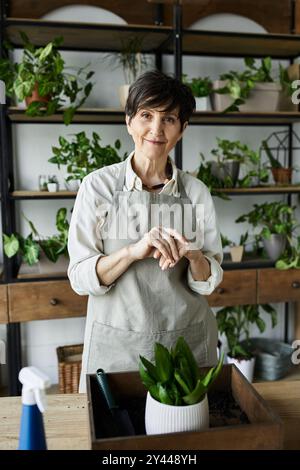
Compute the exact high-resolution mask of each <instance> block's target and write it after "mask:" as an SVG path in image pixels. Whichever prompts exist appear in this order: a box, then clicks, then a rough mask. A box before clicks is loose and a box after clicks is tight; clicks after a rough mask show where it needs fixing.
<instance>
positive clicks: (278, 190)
mask: <svg viewBox="0 0 300 470" xmlns="http://www.w3.org/2000/svg"><path fill="white" fill-rule="evenodd" d="M214 191H216V192H218V193H226V194H232V195H234V194H240V195H244V194H245V195H249V194H285V193H300V183H298V184H297V185H296V184H295V185H289V186H284V185H282V186H281V185H276V186H275V185H269V186H255V187H251V188H216V189H214Z"/></svg>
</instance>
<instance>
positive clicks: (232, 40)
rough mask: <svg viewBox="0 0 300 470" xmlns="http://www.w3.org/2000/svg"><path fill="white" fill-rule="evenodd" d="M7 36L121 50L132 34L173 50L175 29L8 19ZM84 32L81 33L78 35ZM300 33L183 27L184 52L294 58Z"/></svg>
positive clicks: (149, 48) (149, 45)
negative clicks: (55, 40) (245, 31)
mask: <svg viewBox="0 0 300 470" xmlns="http://www.w3.org/2000/svg"><path fill="white" fill-rule="evenodd" d="M5 29H6V38H7V39H9V41H10V42H11V43H12V44H13V45H14V46H15V47H22V46H23V42H22V40H21V38H20V35H19V31H20V30H22V31H24V32H25V33H26V34H27V35H28V37H29V39H30V41H31V42H32V43H33V44H34V45H37V46H44V45H45V44H47V43H48V42H49V41H51V40H53V38H54V37H56V36H63V37H64V43H63V46H62V49H66V50H68V49H71V50H79V51H80V50H89V51H108V52H109V51H120V50H121V48H122V42H123V41H126V40H127V39H129V38H130V37H132V36H137V37H141V38H143V52H154V51H156V50H157V49H160V50H161V51H163V52H165V53H169V54H171V53H173V52H174V51H173V42H172V33H173V31H172V28H171V27H169V26H149V25H116V24H101V23H80V22H62V21H45V20H36V19H23V18H7V19H6V24H5ZM78 31H80V33H81V34H78ZM299 38H300V36H299V35H291V34H268V33H267V34H262V33H241V32H238V33H234V32H223V31H205V30H201V31H199V30H198V31H197V30H187V29H184V30H183V38H182V53H183V54H202V55H211V56H217V55H219V56H222V55H224V56H229V55H230V56H237V57H244V56H254V57H263V56H267V55H270V56H272V57H281V58H284V57H286V58H290V57H297V56H299V55H300V39H299Z"/></svg>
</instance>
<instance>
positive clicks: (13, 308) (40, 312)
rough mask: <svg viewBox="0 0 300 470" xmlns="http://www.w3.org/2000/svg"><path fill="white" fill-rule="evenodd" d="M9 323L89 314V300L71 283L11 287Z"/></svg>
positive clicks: (29, 284)
mask: <svg viewBox="0 0 300 470" xmlns="http://www.w3.org/2000/svg"><path fill="white" fill-rule="evenodd" d="M8 298H9V321H10V322H24V321H30V320H46V319H51V318H66V317H80V316H83V315H85V314H86V309H87V297H86V296H80V295H77V294H76V293H75V292H74V291H73V290H72V288H71V286H70V283H69V281H47V282H26V283H22V284H21V283H20V284H9V286H8Z"/></svg>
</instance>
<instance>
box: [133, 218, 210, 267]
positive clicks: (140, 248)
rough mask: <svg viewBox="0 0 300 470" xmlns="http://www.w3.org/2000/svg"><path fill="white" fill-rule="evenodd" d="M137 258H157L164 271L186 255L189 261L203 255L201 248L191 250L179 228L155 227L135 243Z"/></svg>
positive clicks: (134, 248)
mask: <svg viewBox="0 0 300 470" xmlns="http://www.w3.org/2000/svg"><path fill="white" fill-rule="evenodd" d="M133 255H134V256H135V258H136V259H144V258H155V259H157V260H159V266H160V268H161V269H162V270H163V271H164V270H166V269H167V268H173V267H174V266H175V265H176V264H177V263H178V261H179V260H180V259H181V258H182V257H183V256H184V257H186V258H187V259H188V260H189V261H196V260H198V259H201V258H202V257H203V254H202V252H201V251H200V250H191V249H190V244H189V242H188V240H187V239H186V238H185V237H184V236H183V235H181V234H180V233H179V232H177V230H175V229H172V228H164V227H161V226H159V227H153V228H152V229H151V230H150V231H149V232H147V233H146V234H145V235H144V237H143V238H142V239H141V240H139V241H138V242H137V243H135V244H134V245H133Z"/></svg>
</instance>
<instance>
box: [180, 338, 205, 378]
mask: <svg viewBox="0 0 300 470" xmlns="http://www.w3.org/2000/svg"><path fill="white" fill-rule="evenodd" d="M175 354H176V356H179V357H185V358H186V360H187V362H188V364H189V368H190V370H191V373H192V376H193V380H194V383H196V382H197V380H198V378H199V375H200V374H199V367H198V364H197V362H196V360H195V358H194V355H193V353H192V351H191V350H190V347H189V346H188V344H187V343H186V341H185V340H184V338H183V337H182V336H180V337H179V338H178V340H177V342H176V345H175Z"/></svg>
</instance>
